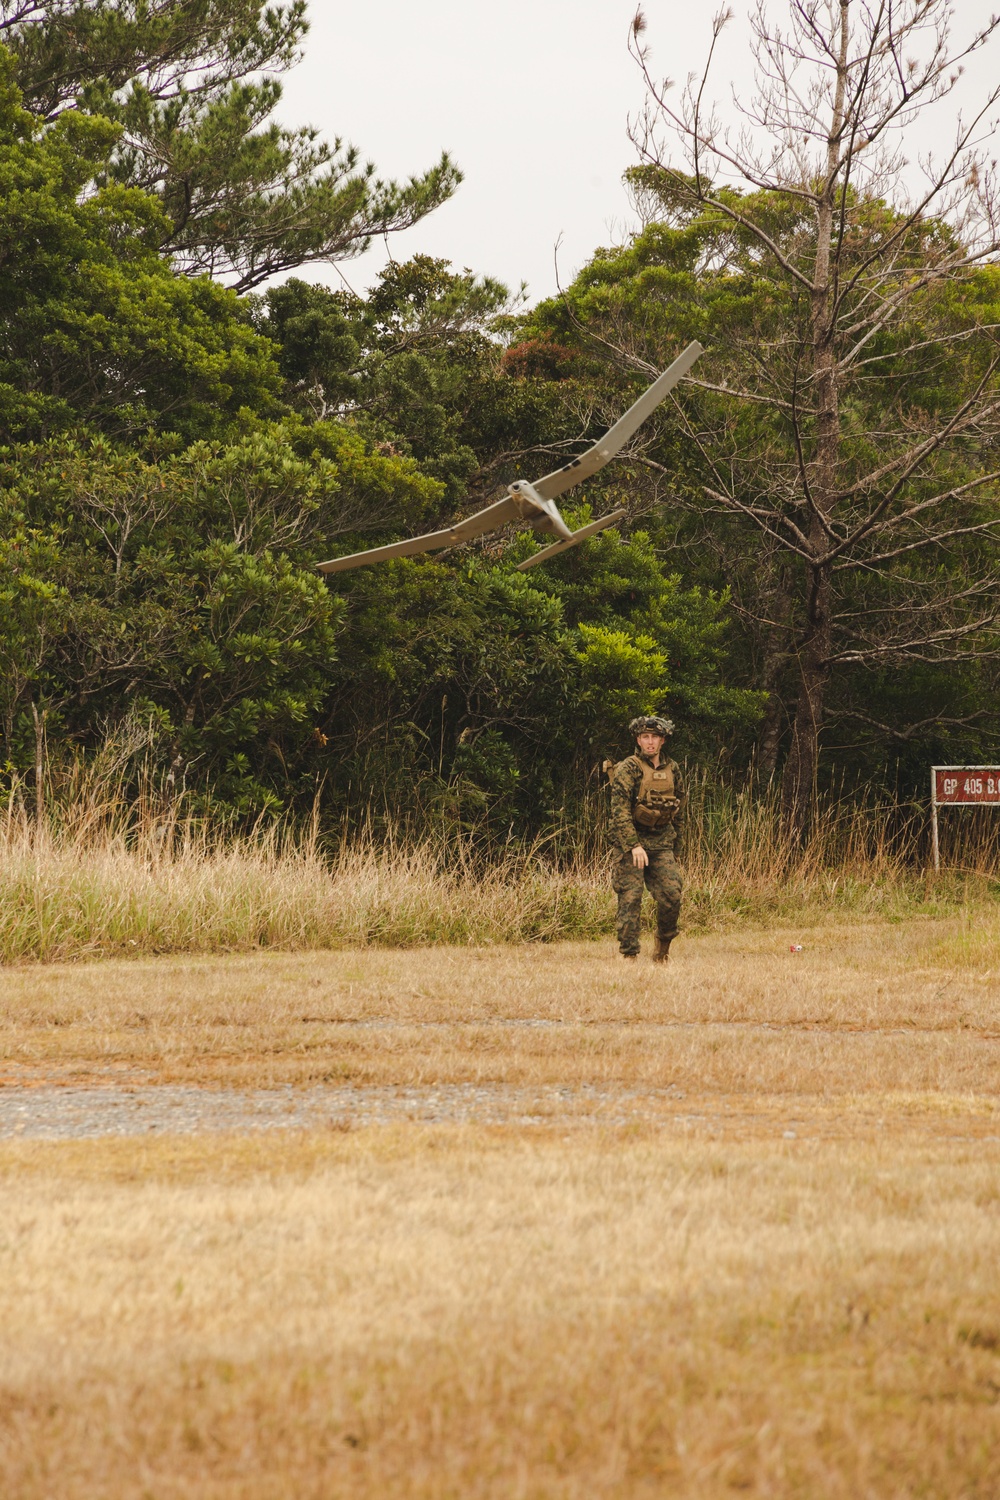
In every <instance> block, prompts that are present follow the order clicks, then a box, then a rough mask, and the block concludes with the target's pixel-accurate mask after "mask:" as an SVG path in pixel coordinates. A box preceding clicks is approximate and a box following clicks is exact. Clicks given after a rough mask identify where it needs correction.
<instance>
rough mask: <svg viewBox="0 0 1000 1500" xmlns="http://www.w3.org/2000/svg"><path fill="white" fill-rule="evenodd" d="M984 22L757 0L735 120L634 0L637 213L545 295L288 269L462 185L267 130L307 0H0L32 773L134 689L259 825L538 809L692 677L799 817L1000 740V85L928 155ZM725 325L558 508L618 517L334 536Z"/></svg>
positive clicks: (901, 788) (575, 515)
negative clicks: (655, 50)
mask: <svg viewBox="0 0 1000 1500" xmlns="http://www.w3.org/2000/svg"><path fill="white" fill-rule="evenodd" d="M948 21H949V12H948V7H947V6H946V5H944V4H941V3H937V0H911V3H909V4H907V5H905V6H903V7H895V8H891V9H888V10H884V11H883V10H880V9H878V8H872V7H865V8H862V7H861V6H860V4H855V3H853V0H836V3H834V0H823V3H811V4H804V3H798V0H795V3H793V4H791V5H790V6H789V7H788V24H787V26H786V28H785V29H784V30H779V29H778V28H777V27H776V26H775V25H774V24H773V23H772V21H771V20H770V19H769V18H768V15H767V13H766V10H765V9H761V10H759V11H758V13H757V16H756V20H755V23H754V25H755V34H756V45H757V51H758V63H759V69H760V76H761V78H762V80H763V86H762V93H761V97H760V98H759V99H758V100H757V101H755V102H754V104H753V105H752V106H748V108H749V109H750V111H751V115H752V119H751V122H750V123H751V124H752V126H753V129H750V128H749V127H746V128H742V129H741V128H737V126H732V127H727V124H726V121H725V120H724V119H722V118H718V117H716V116H715V115H714V114H712V112H711V110H709V109H708V108H707V106H706V105H705V103H704V101H705V99H706V98H707V97H709V90H708V86H707V84H706V81H705V80H703V79H702V80H694V81H692V83H691V84H690V85H689V87H688V89H687V91H686V92H683V93H682V95H681V96H678V97H676V98H675V92H676V91H674V90H672V89H669V88H667V87H666V86H665V85H664V84H663V82H662V81H660V80H658V79H657V78H656V77H655V75H654V73H653V70H652V65H651V61H650V54H649V52H648V50H647V48H646V43H645V37H644V32H643V22H642V18H641V17H637V19H636V23H635V27H634V31H633V37H634V47H635V51H636V55H637V59H638V62H639V64H640V66H641V67H642V68H643V69H644V70H645V73H646V82H647V98H648V106H647V112H646V115H645V118H644V119H642V120H640V121H638V122H637V124H636V128H635V140H636V145H637V148H638V153H639V164H638V165H636V166H634V167H633V168H631V169H630V170H629V173H628V180H629V183H630V187H631V190H632V193H633V198H634V202H635V206H636V211H637V218H638V221H639V227H638V228H637V229H636V230H635V232H634V233H632V234H631V235H630V236H629V237H628V238H627V241H626V242H625V243H623V244H621V245H618V246H614V247H611V248H607V249H599V250H597V251H596V252H595V254H594V256H593V257H592V259H591V261H590V262H589V263H588V264H587V265H586V266H585V267H584V268H583V269H582V271H581V272H580V273H579V274H578V275H577V276H576V277H575V278H574V279H573V281H572V282H571V284H570V285H569V286H567V287H566V288H565V289H564V290H563V291H562V292H561V293H560V295H559V296H557V297H554V298H551V299H549V300H547V301H544V302H542V303H541V304H539V305H537V306H535V307H532V308H526V307H524V306H523V305H520V304H519V303H518V301H517V299H516V298H512V297H511V296H510V294H509V292H508V290H507V289H506V288H505V287H504V286H502V285H500V284H499V283H498V282H496V281H494V280H492V279H490V278H488V277H483V276H477V275H476V274H474V273H473V272H468V271H462V272H458V271H456V270H454V269H453V268H452V267H451V266H450V265H449V264H448V263H447V262H446V261H443V260H435V259H431V258H429V257H426V256H421V255H417V256H414V257H413V258H412V259H410V260H409V261H406V262H403V263H397V262H392V263H390V265H389V267H388V268H387V269H386V271H385V272H383V274H382V275H381V277H380V278H379V279H378V282H377V284H376V285H375V287H374V288H372V289H371V291H370V292H369V293H367V294H366V295H365V296H356V295H354V294H352V293H349V292H347V291H346V290H330V289H327V288H324V287H322V286H315V285H310V284H307V283H306V282H304V281H303V280H301V279H299V278H296V277H295V276H294V275H292V276H289V275H288V273H290V272H294V271H296V270H298V269H299V268H301V267H303V266H305V265H307V264H309V263H311V262H327V261H332V260H337V259H342V258H345V257H348V256H349V255H351V254H352V253H357V252H359V251H360V250H361V249H363V248H364V247H365V246H366V244H367V243H368V241H369V240H370V238H371V236H372V235H373V234H385V233H391V232H392V231H394V230H397V229H400V228H404V227H408V226H411V225H413V224H415V223H418V222H419V221H420V219H421V218H422V217H423V216H424V215H426V214H427V213H430V212H432V211H433V209H434V208H435V207H436V206H437V205H438V204H440V203H441V202H443V201H444V200H445V199H446V198H447V197H448V196H449V195H450V194H451V193H453V192H454V191H456V190H457V188H458V185H459V182H460V174H459V173H458V171H457V169H456V167H455V166H454V164H453V163H452V162H451V161H450V160H449V158H448V157H447V156H442V158H441V159H440V160H439V161H438V162H437V163H435V164H433V165H432V166H431V167H430V168H429V169H428V170H426V171H425V172H423V173H422V174H421V175H417V176H414V177H413V178H412V179H411V180H410V181H409V182H408V183H405V184H394V183H385V182H381V181H379V180H378V179H377V178H376V176H375V172H374V169H373V168H370V167H363V166H361V165H360V164H359V163H360V158H359V157H358V155H357V153H356V152H355V151H354V150H353V148H347V147H344V146H343V145H342V144H340V143H336V142H335V143H332V144H329V143H325V142H323V141H321V140H320V139H319V138H318V137H317V136H316V134H315V133H314V132H311V131H288V130H285V129H283V128H281V127H279V126H278V125H276V124H275V123H274V121H273V112H274V109H275V106H276V104H277V102H278V100H279V98H280V75H281V74H282V73H283V72H284V71H285V70H286V69H287V68H288V67H290V66H292V65H293V63H294V61H295V58H296V56H297V54H298V51H299V49H300V47H301V45H302V40H303V37H304V34H305V27H306V16H305V12H304V6H303V4H301V3H298V0H297V3H293V4H290V5H287V6H278V7H275V6H267V7H265V6H264V5H263V4H261V3H259V0H158V3H157V0H154V3H152V4H149V3H146V4H143V5H141V6H140V5H138V4H136V3H133V0H56V3H52V0H46V3H45V4H41V3H36V0H0V41H2V45H3V50H2V53H0V215H2V218H3V233H2V236H0V255H2V257H3V275H2V277H0V429H2V434H0V435H2V449H0V602H2V613H0V641H2V646H0V650H2V653H3V659H4V670H3V672H2V674H0V733H2V736H3V739H2V745H0V763H2V765H3V774H4V777H5V780H6V784H7V786H8V787H13V786H15V785H17V786H26V785H29V784H30V782H31V781H32V779H34V780H35V781H36V782H37V783H38V787H39V789H41V786H42V782H43V780H44V778H45V777H47V776H50V775H53V774H55V773H56V772H57V770H58V767H59V765H60V764H63V763H65V762H66V761H67V760H68V759H69V758H71V757H72V756H74V755H77V756H78V755H86V754H88V753H91V752H92V751H93V750H94V749H95V748H96V747H97V746H98V745H99V744H101V743H102V741H104V740H105V739H106V738H107V736H108V735H109V734H110V733H114V732H115V731H117V730H120V729H122V727H123V726H125V725H128V726H130V733H132V734H133V735H134V734H136V733H137V726H138V727H139V728H141V734H139V738H138V740H137V743H141V745H142V754H143V755H145V756H146V757H147V758H151V759H152V760H153V761H154V762H155V763H156V765H157V766H158V767H159V772H160V776H161V784H162V785H163V787H164V789H165V792H164V795H175V794H178V793H179V792H180V791H181V790H183V791H185V792H186V794H187V795H188V797H189V798H191V799H194V801H195V802H196V803H197V802H199V801H201V802H205V803H208V802H211V803H212V804H214V805H215V806H216V807H218V808H220V809H221V808H225V809H228V810H230V811H232V812H233V813H235V814H237V815H239V816H245V817H251V818H253V817H257V816H259V815H260V814H261V813H264V812H278V811H281V810H294V809H305V808H308V807H311V806H313V805H314V804H315V803H316V801H317V799H319V804H320V806H321V808H322V809H323V811H324V815H325V816H327V817H329V818H331V819H337V818H341V819H343V818H349V817H354V816H357V815H359V813H360V811H361V810H363V809H367V810H369V811H371V810H372V809H374V810H375V812H376V814H378V815H382V814H386V815H388V814H389V813H393V814H395V815H399V814H400V813H402V814H403V815H410V814H412V815H414V816H420V817H429V816H440V817H442V818H445V819H447V820H449V821H451V822H454V823H458V824H460V825H462V826H466V827H476V828H487V829H492V830H493V832H494V833H495V835H496V836H498V837H501V836H507V835H508V834H509V833H510V832H513V833H515V834H517V835H527V834H537V833H538V832H540V831H543V830H546V829H548V828H551V827H552V826H554V825H557V824H558V823H559V822H561V821H565V819H566V817H567V815H568V813H570V812H571V811H572V810H573V809H575V808H577V807H578V806H579V805H580V801H581V798H582V797H583V796H584V795H585V793H586V791H587V789H588V787H593V785H594V777H595V768H596V766H597V765H598V764H599V762H600V760H601V759H602V758H603V755H604V754H605V753H608V752H610V753H616V752H619V751H621V750H623V749H624V748H625V745H624V741H623V739H622V724H623V722H626V721H627V720H628V718H629V717H631V716H632V715H633V714H634V713H636V712H640V711H652V710H657V711H664V710H665V711H666V712H668V713H669V714H670V716H671V717H673V718H674V719H676V721H677V724H678V731H679V732H678V739H677V745H678V751H679V753H681V754H683V755H686V756H688V757H690V758H692V759H695V760H706V761H710V762H711V763H712V764H713V765H718V764H719V763H720V761H721V763H723V764H724V765H728V766H729V767H730V768H731V769H732V771H733V772H734V773H739V774H746V773H748V772H749V771H751V770H752V771H753V772H754V774H756V775H758V776H760V777H761V778H763V779H765V780H766V779H770V778H771V777H776V778H779V779H780V780H781V784H782V788H783V796H784V802H785V810H786V816H787V819H788V821H789V824H790V826H791V827H792V828H793V829H795V830H797V831H801V830H802V829H803V828H804V827H805V825H806V822H807V820H808V816H809V810H810V808H811V806H812V805H813V798H814V796H815V793H816V791H817V789H819V788H821V787H822V786H823V785H824V784H825V782H826V781H828V780H829V779H830V778H831V777H832V776H839V777H844V776H847V777H850V778H852V779H856V780H858V781H866V782H874V783H876V784H878V785H881V786H889V787H892V788H895V789H896V790H897V791H898V792H899V794H900V795H903V796H904V797H905V796H911V795H913V794H914V792H915V790H916V789H917V788H922V784H923V771H924V767H925V766H926V764H927V763H928V762H929V761H930V760H937V761H942V762H964V761H972V760H977V759H982V758H986V757H988V756H989V755H990V754H991V753H995V744H996V733H997V728H998V724H997V707H996V705H997V691H996V690H997V681H996V677H997V653H998V646H1000V637H998V632H997V616H998V598H1000V591H998V583H1000V579H998V576H997V570H998V564H997V546H996V544H997V541H998V539H1000V538H998V530H1000V512H998V509H997V500H996V494H997V490H996V481H997V477H998V475H1000V464H998V462H997V458H996V455H997V451H998V437H1000V388H998V381H997V374H998V370H997V330H998V328H1000V272H998V269H997V266H996V252H997V248H998V236H997V229H996V223H997V216H996V214H995V212H994V209H995V199H994V187H993V180H992V176H991V167H990V163H989V161H988V160H987V159H985V158H984V156H983V146H982V141H981V137H982V131H983V121H985V119H986V118H987V114H986V113H983V114H980V115H978V116H977V115H975V114H970V113H969V112H968V111H967V112H966V114H965V115H963V116H962V117H961V118H960V119H959V120H958V122H957V125H956V127H955V129H956V134H955V137H954V139H953V140H949V142H948V143H947V146H946V149H944V150H943V152H942V153H941V160H940V163H939V164H938V165H937V166H936V167H932V166H931V165H930V164H925V165H926V171H925V173H924V175H923V176H922V177H920V179H919V181H917V180H913V181H911V177H912V175H913V174H912V173H911V174H910V177H908V176H907V171H906V164H905V163H904V162H903V161H902V160H901V158H900V154H899V146H898V137H899V129H900V127H901V126H902V127H904V128H911V127H912V124H913V121H914V119H915V118H916V117H917V116H918V115H919V112H920V111H921V110H922V109H924V108H928V109H931V108H942V107H946V106H947V105H948V95H949V91H950V90H952V89H953V88H954V87H955V86H956V83H955V80H956V76H957V73H958V69H959V64H960V62H961V59H962V56H963V55H964V54H965V53H966V52H968V51H970V50H976V49H977V48H979V47H981V46H985V45H986V44H987V43H988V41H989V39H990V36H991V35H992V32H993V29H994V23H990V24H989V25H987V26H985V27H982V28H981V29H980V30H979V32H978V33H976V34H974V35H972V36H971V37H968V38H966V39H965V40H964V41H962V42H958V43H953V42H952V39H951V37H950V35H949V31H948ZM719 24H722V23H721V22H720V23H719ZM995 99H996V96H994V98H993V100H992V101H987V106H988V105H989V104H990V103H992V102H995ZM744 125H746V122H744ZM277 273H284V276H285V279H283V280H282V281H281V282H280V283H277V284H275V283H271V279H272V278H273V277H274V276H275V275H276V274H277ZM269 283H271V284H269ZM691 338H698V339H699V340H700V341H701V342H702V343H703V344H705V346H706V348H707V350H708V353H707V355H706V356H705V357H704V358H703V360H702V361H701V362H700V363H699V366H698V367H697V368H696V370H695V371H694V372H693V377H692V378H691V379H689V380H688V381H687V382H685V384H684V385H683V386H682V387H681V388H679V390H678V392H677V393H676V397H675V399H674V400H673V401H672V402H671V403H670V405H669V407H668V409H666V410H663V411H661V412H660V413H659V414H658V416H657V418H656V419H655V420H654V421H652V422H651V423H649V424H647V426H646V427H645V428H644V429H643V430H642V432H641V433H640V435H639V437H638V439H637V441H636V442H635V444H634V445H633V447H632V448H631V449H630V450H629V451H628V452H627V454H626V455H625V456H624V458H623V459H622V460H621V461H619V462H617V463H616V464H614V465H612V466H610V467H609V468H608V469H607V470H605V471H604V472H603V473H602V474H601V476H599V480H598V481H596V482H594V483H593V484H591V485H590V486H589V487H588V489H587V493H586V496H585V498H584V499H582V500H580V501H579V502H578V503H577V506H576V509H575V511H574V510H573V508H572V507H571V508H570V518H571V519H572V521H573V523H574V524H578V523H579V522H581V521H583V520H585V519H587V518H588V517H589V516H590V515H596V514H600V513H603V511H604V510H605V509H608V508H610V507H611V506H612V505H622V506H624V507H625V509H626V511H627V519H626V520H625V521H624V522H623V523H622V524H621V526H620V527H617V528H611V529H609V530H608V531H606V532H604V533H602V534H601V535H599V536H598V537H595V538H594V539H592V540H591V541H590V542H588V543H586V544H584V545H583V546H581V547H580V548H578V549H576V550H575V551H573V552H571V553H569V554H568V555H567V556H566V557H565V558H560V559H555V560H554V561H553V562H552V563H550V564H548V565H546V566H544V567H542V568H539V569H537V570H534V571H533V572H532V573H531V574H530V575H527V574H519V573H517V572H515V571H513V566H512V565H513V564H514V563H516V562H518V561H520V560H522V559H523V558H524V557H525V556H526V555H528V553H529V552H530V551H531V550H533V549H534V548H535V547H536V546H537V545H538V544H537V543H536V541H535V540H534V539H533V538H532V537H530V536H528V535H526V534H524V533H519V532H516V531H512V532H510V533H509V534H506V535H503V536H500V537H494V538H488V539H485V540H483V541H482V542H480V543H477V544H475V545H471V546H466V547H463V548H458V549H454V550H453V551H451V552H448V553H444V554H437V555H435V556H434V557H425V558H417V559H397V560H395V561H394V562H392V563H390V564H386V565H382V566H380V567H378V568H371V569H366V570H361V571H359V572H357V573H353V574H347V575H337V576H336V578H335V580H334V582H333V586H331V585H330V584H328V583H327V582H325V581H324V580H323V579H322V578H321V577H320V576H319V575H318V574H317V573H316V572H315V570H314V564H315V563H316V561H318V560H320V559H321V558H324V557H328V556H331V555H333V554H334V553H335V552H338V551H353V550H357V549H359V548H361V547H365V546H372V545H377V544H378V543H379V542H382V541H388V540H394V539H396V538H398V537H400V536H403V535H408V534H411V533H412V532H414V531H416V530H418V529H421V530H423V529H431V528H432V527H435V526H437V525H443V524H446V523H447V521H448V520H449V519H450V518H451V517H453V516H454V515H455V514H456V513H458V512H460V511H464V510H466V509H468V508H470V507H471V506H472V505H474V504H477V503H485V502H486V501H487V500H488V499H489V498H491V497H492V496H493V495H494V494H495V493H496V492H497V490H498V487H499V486H501V485H503V484H506V483H508V482H510V481H511V480H512V479H514V478H516V477H518V476H523V477H527V478H531V477H533V476H534V475H536V474H538V473H542V472H545V471H546V470H547V469H548V468H551V467H552V466H553V459H558V458H561V457H563V456H569V455H571V454H572V453H573V452H575V451H579V448H580V447H581V446H582V445H585V444H586V443H587V442H589V441H591V440H592V439H593V437H594V436H595V435H597V434H598V433H599V432H600V431H601V430H602V429H603V428H604V427H605V426H606V425H608V424H609V423H610V422H611V421H613V420H614V418H615V417H616V416H617V415H619V414H620V412H621V410H622V409H623V408H624V406H625V405H627V404H628V403H629V402H630V401H631V400H632V399H634V397H635V395H636V394H638V392H639V391H640V390H641V389H642V388H643V386H644V385H645V384H646V383H647V382H648V380H649V378H650V376H651V374H652V373H653V372H654V371H656V370H658V369H660V368H662V367H663V366H664V365H665V364H666V363H667V362H668V361H669V359H670V358H671V356H672V355H673V354H674V353H676V352H677V350H678V348H679V347H680V346H682V345H683V344H684V343H686V342H687V341H688V340H689V339H691Z"/></svg>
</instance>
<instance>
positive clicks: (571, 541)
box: [517, 510, 625, 573]
mask: <svg viewBox="0 0 1000 1500" xmlns="http://www.w3.org/2000/svg"><path fill="white" fill-rule="evenodd" d="M624 514H625V512H624V510H612V511H609V512H608V514H607V515H606V516H602V517H601V519H600V520H599V521H591V523H590V525H589V526H581V527H580V530H579V531H573V532H571V533H570V535H569V537H568V538H567V539H565V540H564V539H560V540H559V541H558V542H553V543H552V545H551V547H543V548H542V550H541V552H536V553H534V554H533V556H531V557H526V558H525V560H524V562H522V563H518V565H517V571H518V572H519V573H526V572H527V571H528V569H529V568H533V567H535V566H536V565H537V564H538V563H543V562H548V560H549V558H550V557H556V556H558V554H559V553H560V552H568V551H569V549H570V548H571V547H575V546H577V544H578V543H579V542H585V541H586V540H587V538H588V536H596V534H597V533H598V532H599V531H603V530H604V528H605V526H612V525H614V523H615V521H620V520H621V518H622V516H623V515H624Z"/></svg>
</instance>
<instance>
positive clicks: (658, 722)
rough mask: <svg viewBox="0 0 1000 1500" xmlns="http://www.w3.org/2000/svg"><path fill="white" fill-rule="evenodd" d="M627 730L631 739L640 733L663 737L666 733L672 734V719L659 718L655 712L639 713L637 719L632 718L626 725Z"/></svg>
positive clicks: (636, 737) (637, 736)
mask: <svg viewBox="0 0 1000 1500" xmlns="http://www.w3.org/2000/svg"><path fill="white" fill-rule="evenodd" d="M628 732H629V734H630V735H631V736H632V738H633V739H638V738H639V735H640V734H659V735H662V737H663V738H664V739H666V738H667V735H668V734H673V732H674V726H673V721H672V720H670V719H661V718H659V717H658V716H657V715H656V714H640V716H639V718H638V719H633V720H632V722H631V724H630V725H629V726H628Z"/></svg>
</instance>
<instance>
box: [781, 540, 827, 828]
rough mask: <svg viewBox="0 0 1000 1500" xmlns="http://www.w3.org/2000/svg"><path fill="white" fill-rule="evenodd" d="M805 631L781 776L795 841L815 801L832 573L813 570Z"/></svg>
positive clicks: (785, 818)
mask: <svg viewBox="0 0 1000 1500" xmlns="http://www.w3.org/2000/svg"><path fill="white" fill-rule="evenodd" d="M809 613H810V621H809V627H810V628H809V635H808V636H807V638H806V640H805V642H804V644H803V646H802V648H801V650H800V652H799V673H800V688H799V700H798V704H797V705H796V710H795V722H794V724H793V726H792V743H791V748H790V750H789V752H788V759H787V761H786V762H785V771H784V775H783V777H782V781H781V801H782V816H783V821H784V825H785V830H786V832H787V833H788V834H789V835H790V836H791V837H792V838H793V839H795V840H796V841H798V840H801V839H802V838H804V836H805V834H806V833H807V832H808V830H809V824H810V821H811V819H812V813H813V809H814V807H815V804H816V770H817V766H818V764H819V736H820V730H821V729H822V727H823V707H824V699H825V696H826V681H827V674H828V672H829V656H830V575H829V570H828V569H822V570H818V571H817V575H816V576H815V577H814V580H813V587H812V594H811V598H810V611H809Z"/></svg>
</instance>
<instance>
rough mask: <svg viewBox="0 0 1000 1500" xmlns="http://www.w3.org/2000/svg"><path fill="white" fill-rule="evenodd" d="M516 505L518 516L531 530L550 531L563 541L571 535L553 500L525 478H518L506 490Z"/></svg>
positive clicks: (567, 539)
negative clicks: (548, 498) (546, 498)
mask: <svg viewBox="0 0 1000 1500" xmlns="http://www.w3.org/2000/svg"><path fill="white" fill-rule="evenodd" d="M507 493H508V495H509V496H510V498H511V499H512V500H513V502H514V504H515V505H516V506H517V511H518V514H519V516H520V517H521V519H522V520H523V521H527V523H528V525H529V526H530V527H531V529H532V531H551V532H554V533H555V535H556V536H558V537H562V539H563V541H569V539H570V537H571V536H572V535H573V533H572V531H570V529H569V527H568V526H567V525H566V522H565V521H564V520H563V518H562V516H561V515H560V514H559V511H558V510H557V508H556V503H555V501H554V500H545V499H543V498H542V496H541V495H540V494H539V493H538V491H537V490H536V489H535V486H534V485H533V484H529V483H528V481H527V480H526V479H518V480H515V482H514V483H513V484H512V485H511V486H510V488H509V489H508V491H507Z"/></svg>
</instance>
